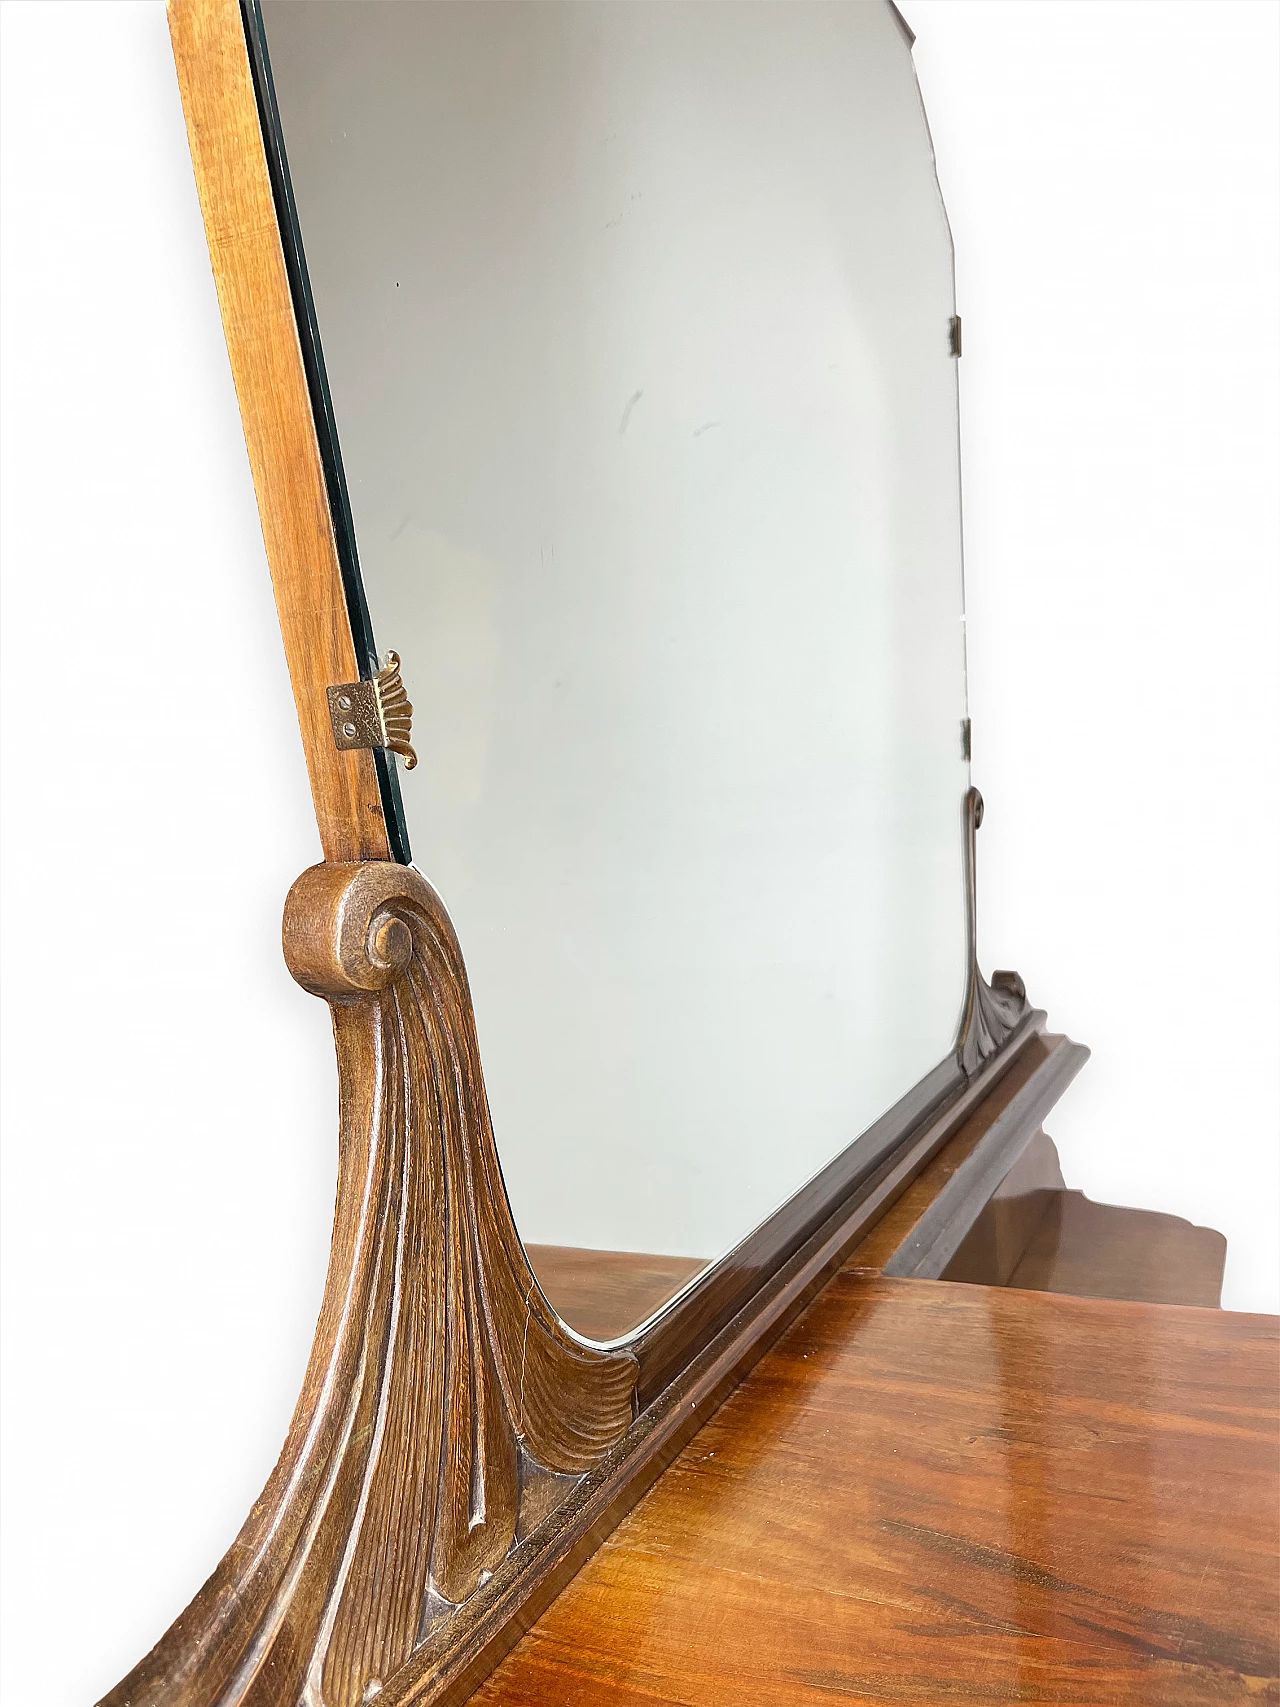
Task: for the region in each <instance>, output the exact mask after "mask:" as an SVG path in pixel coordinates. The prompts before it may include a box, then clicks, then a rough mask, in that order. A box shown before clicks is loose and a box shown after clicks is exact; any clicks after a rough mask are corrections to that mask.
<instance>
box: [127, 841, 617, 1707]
mask: <svg viewBox="0 0 1280 1707" xmlns="http://www.w3.org/2000/svg"><path fill="white" fill-rule="evenodd" d="M284 946H285V956H286V959H287V960H288V963H289V967H290V970H291V971H292V972H293V974H294V976H295V977H296V978H297V980H298V982H299V983H301V984H302V985H303V986H304V988H306V989H308V990H310V991H312V992H313V993H314V994H316V995H320V996H323V997H324V998H325V999H326V1000H328V1001H329V1003H330V1004H331V1008H332V1013H333V1023H334V1035H335V1040H336V1044H337V1050H338V1066H339V1078H340V1085H341V1099H342V1121H341V1153H340V1171H339V1184H338V1202H337V1211H336V1217H335V1228H334V1241H333V1251H332V1255H331V1259H330V1270H329V1277H328V1281H327V1285H326V1290H325V1297H324V1303H323V1306H322V1309H321V1316H320V1323H319V1326H318V1329H317V1333H316V1341H315V1345H314V1348H313V1351H312V1356H311V1362H310V1364H309V1366H308V1370H307V1376H306V1381H305V1384H304V1388H303V1392H302V1396H301V1398H300V1400H299V1403H298V1408H297V1411H296V1413H295V1416H294V1420H293V1423H292V1426H291V1428H290V1431H289V1436H288V1439H287V1441H286V1444H285V1448H284V1451H283V1453H282V1454H281V1458H280V1462H279V1464H278V1465H277V1466H276V1469H275V1471H274V1472H273V1474H272V1477H271V1480H270V1481H269V1483H268V1485H267V1487H266V1489H265V1490H264V1492H263V1495H262V1498H261V1499H260V1500H259V1501H258V1504H257V1505H256V1506H255V1507H254V1509H253V1512H252V1513H251V1514H250V1516H249V1519H248V1521H247V1522H246V1524H245V1526H244V1528H243V1529H242V1531H241V1533H240V1536H239V1537H238V1538H237V1540H236V1542H235V1543H234V1545H233V1546H232V1548H231V1550H230V1551H229V1552H228V1553H227V1555H226V1556H225V1558H224V1559H223V1561H222V1563H221V1564H220V1565H219V1566H218V1568H217V1570H216V1571H215V1572H214V1575H213V1576H212V1577H211V1578H210V1580H209V1582H208V1583H207V1584H206V1585H205V1587H204V1589H202V1590H201V1592H200V1594H199V1595H198V1596H197V1597H196V1599H195V1600H194V1601H193V1602H192V1604H191V1606H190V1607H188V1609H187V1611H186V1612H185V1613H184V1614H183V1615H182V1617H181V1618H180V1619H179V1620H178V1621H177V1623H176V1624H175V1625H174V1626H173V1627H172V1628H171V1630H170V1631H169V1632H168V1634H167V1635H166V1636H165V1637H164V1638H162V1640H161V1642H160V1643H159V1644H158V1645H157V1647H156V1648H155V1649H154V1650H153V1651H152V1653H151V1654H150V1655H149V1656H148V1657H147V1659H146V1660H144V1661H143V1662H142V1664H141V1665H140V1666H138V1667H137V1668H136V1670H135V1671H134V1672H133V1673H131V1674H130V1676H129V1677H128V1678H126V1679H125V1680H124V1681H123V1682H122V1683H121V1684H120V1685H118V1686H117V1688H116V1689H115V1690H114V1691H113V1692H112V1694H111V1695H110V1696H108V1697H107V1698H106V1702H105V1703H104V1707H161V1704H163V1707H170V1704H172V1707H179V1704H181V1707H241V1704H244V1707H268V1704H270V1707H294V1704H295V1703H299V1702H301V1703H304V1704H305V1707H361V1704H363V1703H365V1702H368V1701H371V1700H373V1699H374V1698H375V1697H376V1695H377V1694H378V1693H380V1692H381V1690H382V1688H383V1687H384V1686H385V1685H386V1684H387V1682H388V1681H389V1680H390V1679H391V1678H392V1677H393V1675H394V1673H395V1672H396V1671H397V1670H398V1669H399V1668H400V1667H401V1666H402V1665H403V1664H404V1663H405V1661H406V1660H408V1658H409V1657H410V1655H411V1654H412V1653H413V1651H414V1649H415V1647H417V1646H418V1644H419V1643H420V1642H421V1641H422V1640H423V1639H424V1638H425V1637H426V1635H427V1634H428V1632H429V1631H432V1630H433V1629H434V1627H436V1626H438V1624H439V1621H440V1620H441V1619H447V1618H448V1617H449V1615H450V1614H451V1612H452V1611H453V1609H454V1608H455V1607H456V1606H457V1605H459V1604H460V1603H462V1602H463V1601H465V1600H467V1599H468V1597H469V1596H470V1595H471V1594H473V1593H474V1592H475V1591H476V1589H477V1588H478V1587H480V1586H482V1585H483V1583H484V1582H485V1581H486V1580H487V1578H488V1576H489V1575H490V1574H491V1573H492V1572H493V1571H494V1570H496V1568H497V1567H498V1565H499V1564H501V1562H502V1561H503V1560H504V1559H505V1558H506V1557H507V1555H508V1553H509V1552H510V1551H511V1549H512V1547H513V1545H514V1543H515V1540H516V1536H517V1533H518V1529H519V1525H520V1518H521V1507H522V1502H524V1503H526V1504H529V1503H531V1502H536V1503H537V1505H538V1509H539V1510H542V1509H545V1506H546V1488H547V1487H548V1486H554V1484H550V1483H549V1482H548V1477H549V1475H551V1474H555V1475H560V1476H564V1477H577V1476H579V1475H581V1474H582V1473H583V1472H585V1471H586V1470H587V1469H588V1468H589V1467H590V1466H591V1465H592V1464H593V1463H594V1462H595V1461H596V1459H597V1458H599V1457H600V1455H601V1454H602V1453H603V1452H604V1451H605V1450H606V1449H607V1448H608V1447H609V1446H610V1445H611V1444H613V1442H615V1441H616V1440H617V1439H618V1438H619V1437H620V1436H621V1435H622V1434H623V1433H624V1432H625V1431H626V1429H627V1427H628V1426H629V1424H630V1421H631V1417H632V1405H633V1393H634V1389H635V1378H636V1366H635V1360H634V1359H633V1358H632V1357H631V1356H630V1355H629V1354H627V1353H622V1352H605V1351H600V1350H597V1349H595V1348H592V1347H588V1346H583V1345H581V1344H580V1343H579V1342H578V1341H577V1340H575V1339H574V1338H573V1336H572V1335H571V1334H569V1333H568V1332H567V1330H566V1329H565V1328H564V1327H563V1326H562V1325H561V1323H560V1322H559V1321H558V1320H557V1318H556V1317H555V1315H554V1313H553V1312H552V1311H551V1310H550V1308H549V1307H548V1305H547V1304H546V1301H545V1300H544V1298H543V1297H542V1294H541V1292H540V1291H539V1289H538V1287H537V1284H536V1282H535V1280H534V1278H533V1274H532V1272H531V1270H530V1268H529V1266H528V1263H527V1261H526V1259H525V1256H524V1251H523V1248H522V1246H521V1243H520V1240H519V1237H518V1236H517V1233H516V1230H515V1225H514V1223H513V1221H512V1218H511V1212H510V1208H509V1205H508V1202H507V1196H506V1191H505V1188H504V1186H503V1182H502V1176H501V1172H500V1170H499V1166H498V1157H497V1151H496V1149H495V1146H494V1140H493V1133H492V1129H491V1126H490V1121H489V1112H488V1105H487V1102H486V1098H485V1093H484V1083H483V1079H482V1076H481V1071H480V1059H479V1049H478V1045H477V1041H476V1033H475V1024H474V1019H473V1016H472V1011H471V999H470V993H469V990H468V987H467V979H466V971H465V968H464V966H463V961H462V955H461V952H460V950H459V947H458V943H457V939H456V937H455V936H454V933H453V929H452V926H451V925H450V923H449V920H448V917H447V915H446V913H445V910H444V907H443V905H442V904H441V902H440V900H439V897H438V896H437V895H436V894H435V892H434V890H433V889H432V888H431V887H430V885H429V884H428V883H426V882H425V881H424V880H423V879H422V878H421V877H420V876H419V875H418V873H417V872H415V871H413V870H412V869H411V868H409V867H405V866H398V865H391V864H383V863H368V864H361V865H323V866H315V867H313V868H312V869H311V870H310V871H307V872H304V873H303V875H302V877H300V878H299V879H298V881H297V883H296V884H295V885H294V887H293V889H292V890H291V892H290V895H289V899H288V902H287V903H286V908H285V921H284ZM564 1485H565V1486H566V1487H568V1486H569V1485H570V1484H569V1483H568V1482H566V1483H565V1484H564Z"/></svg>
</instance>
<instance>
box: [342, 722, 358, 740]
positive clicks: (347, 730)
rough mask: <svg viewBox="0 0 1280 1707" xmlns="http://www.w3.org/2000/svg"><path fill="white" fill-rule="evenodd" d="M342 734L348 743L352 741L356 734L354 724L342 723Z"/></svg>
mask: <svg viewBox="0 0 1280 1707" xmlns="http://www.w3.org/2000/svg"><path fill="white" fill-rule="evenodd" d="M342 733H343V734H344V735H345V736H346V738H347V740H348V741H350V740H352V739H353V738H354V736H355V734H356V726H355V724H354V723H344V724H343V725H342Z"/></svg>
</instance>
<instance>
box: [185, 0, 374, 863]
mask: <svg viewBox="0 0 1280 1707" xmlns="http://www.w3.org/2000/svg"><path fill="white" fill-rule="evenodd" d="M169 33H170V37H171V40H172V42H173V56H174V60H175V63H176V65H177V68H178V84H179V87H180V89H181V91H182V105H183V110H184V112H185V114H186V120H187V136H188V140H189V141H190V144H191V159H192V163H193V165H194V167H195V175H196V187H197V189H198V190H199V193H200V206H201V209H202V211H203V213H204V225H205V234H206V236H207V237H208V240H209V256H210V259H211V261H212V263H213V277H214V282H215V284H216V285H217V288H218V301H219V304H220V306H221V309H222V324H223V329H224V331H225V333H226V339H227V350H228V353H229V355H230V357H231V372H232V375H233V377H234V379H235V386H236V395H237V397H238V398H239V401H240V417H241V420H242V421H243V423H244V436H245V443H246V445H247V446H248V450H249V464H250V467H251V468H252V470H253V483H254V487H255V488H256V491H257V496H258V512H259V514H260V516H261V518H262V534H263V539H264V540H265V542H266V548H267V562H268V563H269V565H270V568H271V579H272V583H273V585H274V588H275V596H276V608H277V610H278V612H279V616H280V628H281V632H282V633H283V635H284V648H285V655H286V657H287V659H288V662H289V675H290V678H291V680H292V682H293V693H294V699H295V701H296V702H297V707H298V722H299V724H300V725H301V729H302V745H303V749H304V751H305V753H306V760H307V770H308V773H309V775H310V778H311V794H312V799H313V800H314V802H315V809H316V822H317V824H318V826H319V830H320V845H321V847H322V848H323V850H324V857H325V858H326V859H329V860H355V859H386V858H387V857H388V854H389V846H388V841H387V829H386V822H385V820H384V818H383V812H382V800H381V796H380V794H379V791H378V777H377V770H376V767H375V764H374V758H373V754H372V753H371V752H368V751H356V752H341V753H340V752H339V751H338V749H337V748H336V746H335V745H334V740H333V729H332V726H331V724H330V720H329V703H328V697H327V693H326V690H327V689H328V688H329V687H330V686H332V685H334V684H336V683H338V682H350V681H354V680H355V679H356V678H357V677H358V676H359V674H360V669H359V665H358V663H357V660H356V652H355V645H354V642H353V640H352V635H351V624H350V620H349V618H348V615H347V603H346V595H345V593H344V591H343V586H342V572H341V569H340V567H339V563H338V552H337V545H336V542H335V539H334V532H333V522H332V518H331V515H330V510H329V497H328V491H327V488H326V485H325V478H324V468H323V464H322V462H321V458H320V447H319V444H318V441H317V439H316V428H315V418H314V416H313V414H312V410H311V398H310V393H309V391H308V388H307V378H306V372H305V370H304V367H303V360H302V348H301V345H300V343H299V340H298V326H297V320H296V318H295V315H294V307H293V299H292V296H291V294H290V289H289V279H288V275H287V272H286V269H285V259H284V250H283V247H282V245H281V241H280V230H279V226H278V225H277V222H276V210H275V203H274V201H273V199H272V193H271V181H270V177H269V174H268V171H267V157H266V153H265V150H264V148H263V143H262V131H261V127H260V125H259V122H258V108H257V100H256V97H255V94H254V87H253V78H252V73H251V70H250V66H249V55H248V50H247V48H246V46H245V37H244V26H243V24H242V22H241V18H240V6H239V0H169ZM232 727H233V723H232V722H231V721H230V713H229V722H228V728H229V729H231V728H232ZM234 738H235V739H238V740H252V738H253V734H252V731H242V730H237V731H236V732H235V736H234Z"/></svg>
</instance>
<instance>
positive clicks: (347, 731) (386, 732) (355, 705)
mask: <svg viewBox="0 0 1280 1707" xmlns="http://www.w3.org/2000/svg"><path fill="white" fill-rule="evenodd" d="M327 692H328V695H329V721H330V722H331V723H332V725H333V741H334V745H335V746H336V747H337V749H338V751H339V752H341V753H348V752H351V751H352V750H353V749H355V748H357V747H361V748H372V747H385V748H386V749H387V751H388V752H392V753H399V754H400V757H401V758H402V759H403V760H404V768H405V769H406V770H407V771H411V770H412V769H413V767H414V766H415V765H416V764H417V762H418V755H417V754H416V753H415V752H414V750H413V748H412V746H411V745H410V736H411V735H412V733H413V707H412V705H410V703H409V696H408V694H407V693H406V692H405V691H404V683H403V682H402V681H401V680H400V657H399V654H398V653H396V652H388V653H387V665H386V668H385V669H383V670H379V671H378V673H377V675H376V676H375V677H374V678H373V680H372V681H368V682H339V683H338V685H337V687H333V688H329V689H328V690H327Z"/></svg>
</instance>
